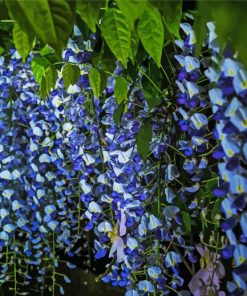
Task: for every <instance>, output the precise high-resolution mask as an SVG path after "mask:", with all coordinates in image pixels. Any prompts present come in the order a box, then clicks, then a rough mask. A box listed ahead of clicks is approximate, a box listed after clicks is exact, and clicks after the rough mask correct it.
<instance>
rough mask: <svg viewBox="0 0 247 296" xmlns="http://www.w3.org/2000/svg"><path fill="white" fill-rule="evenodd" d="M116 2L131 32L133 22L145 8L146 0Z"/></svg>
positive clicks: (120, 0) (121, 0)
mask: <svg viewBox="0 0 247 296" xmlns="http://www.w3.org/2000/svg"><path fill="white" fill-rule="evenodd" d="M116 2H117V5H118V7H119V8H120V10H121V12H122V13H123V15H124V17H125V18H126V20H127V22H128V25H129V27H130V29H131V30H133V29H134V24H135V21H136V20H137V19H138V18H139V16H140V15H141V14H142V12H143V10H144V8H145V6H146V0H144V1H140V0H128V1H126V0H116Z"/></svg>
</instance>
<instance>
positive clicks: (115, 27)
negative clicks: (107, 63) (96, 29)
mask: <svg viewBox="0 0 247 296" xmlns="http://www.w3.org/2000/svg"><path fill="white" fill-rule="evenodd" d="M101 31H102V34H103V37H104V39H105V41H106V43H107V44H108V46H109V48H110V50H111V51H112V53H113V54H114V55H115V56H116V58H117V59H118V60H119V61H120V62H122V63H123V65H124V67H125V68H126V67H127V60H128V58H129V55H130V29H129V27H128V25H127V23H126V19H125V18H124V16H123V14H122V13H121V11H120V10H117V9H114V8H112V9H109V10H108V11H107V12H106V13H105V14H104V16H103V18H102V23H101Z"/></svg>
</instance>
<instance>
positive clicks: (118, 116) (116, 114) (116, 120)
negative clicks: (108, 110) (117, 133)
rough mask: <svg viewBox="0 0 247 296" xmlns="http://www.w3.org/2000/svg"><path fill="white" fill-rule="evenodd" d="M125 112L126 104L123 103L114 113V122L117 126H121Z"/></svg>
mask: <svg viewBox="0 0 247 296" xmlns="http://www.w3.org/2000/svg"><path fill="white" fill-rule="evenodd" d="M123 111H124V102H122V103H121V104H120V105H119V106H118V107H117V109H116V110H115V111H114V114H113V120H114V123H115V124H116V126H119V124H120V122H121V118H122V115H123Z"/></svg>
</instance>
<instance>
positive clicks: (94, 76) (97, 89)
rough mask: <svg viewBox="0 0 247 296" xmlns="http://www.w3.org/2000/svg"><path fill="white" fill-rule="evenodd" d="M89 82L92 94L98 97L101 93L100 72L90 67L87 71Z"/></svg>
mask: <svg viewBox="0 0 247 296" xmlns="http://www.w3.org/2000/svg"><path fill="white" fill-rule="evenodd" d="M89 82H90V86H91V87H92V90H93V94H94V95H95V96H96V97H97V98H99V96H100V94H101V77H100V72H99V71H98V70H97V69H95V68H92V69H91V70H90V72H89Z"/></svg>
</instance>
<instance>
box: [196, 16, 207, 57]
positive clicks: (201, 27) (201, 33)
mask: <svg viewBox="0 0 247 296" xmlns="http://www.w3.org/2000/svg"><path fill="white" fill-rule="evenodd" d="M193 29H194V32H195V35H196V43H195V56H196V57H198V56H199V55H200V53H201V48H202V44H203V42H204V40H205V38H206V34H207V29H206V20H205V19H204V18H202V17H200V16H198V17H197V18H196V19H195V22H194V26H193Z"/></svg>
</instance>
